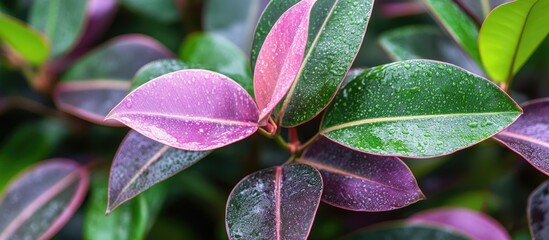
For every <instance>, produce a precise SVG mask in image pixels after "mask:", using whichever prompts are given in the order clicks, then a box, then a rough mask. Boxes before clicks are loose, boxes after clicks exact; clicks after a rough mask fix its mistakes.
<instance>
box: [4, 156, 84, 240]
mask: <svg viewBox="0 0 549 240" xmlns="http://www.w3.org/2000/svg"><path fill="white" fill-rule="evenodd" d="M88 182H89V180H88V173H87V171H86V170H85V169H84V168H82V167H80V166H79V165H78V164H77V163H75V162H73V161H70V160H65V159H56V160H51V161H47V162H43V163H41V164H39V165H37V166H36V167H34V168H32V169H30V170H28V171H27V172H25V173H24V174H22V175H21V176H20V177H19V178H17V179H16V180H15V181H14V182H13V183H12V184H11V185H10V187H9V188H8V190H7V192H6V193H5V195H4V196H3V197H2V198H1V199H0V239H50V238H51V237H52V236H53V235H54V234H55V233H56V232H57V231H59V230H60V229H61V227H63V225H65V223H66V222H67V221H68V220H69V218H70V217H71V216H72V214H73V213H74V212H75V211H76V209H77V208H78V206H80V204H81V203H82V200H83V198H84V195H85V194H86V190H87V188H88Z"/></svg>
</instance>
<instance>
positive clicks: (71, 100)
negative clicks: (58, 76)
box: [54, 35, 173, 126]
mask: <svg viewBox="0 0 549 240" xmlns="http://www.w3.org/2000/svg"><path fill="white" fill-rule="evenodd" d="M172 56H173V55H172V54H171V53H170V52H169V51H168V50H166V48H165V47H163V46H162V45H161V44H160V43H158V42H157V41H156V40H153V39H152V38H149V37H146V36H142V35H125V36H121V37H118V38H115V39H113V40H111V41H110V42H108V43H106V44H105V45H103V46H101V47H99V48H98V49H96V50H94V51H92V52H91V53H89V54H87V55H85V56H84V57H82V58H80V59H79V60H78V61H77V62H76V63H75V64H74V65H73V66H71V67H70V69H69V70H68V71H67V73H66V74H65V75H64V76H63V79H62V81H61V82H60V83H59V84H58V85H57V86H56V89H55V93H54V100H55V103H56V105H57V106H58V107H59V108H60V109H61V110H63V111H66V112H68V113H70V114H73V115H76V116H78V117H80V118H83V119H85V120H88V121H91V122H94V123H97V124H104V125H114V126H120V123H118V122H114V121H110V122H109V121H104V118H105V116H106V115H107V113H108V112H109V111H110V110H111V109H112V108H113V107H114V106H116V104H117V103H118V102H120V101H121V100H122V99H123V98H124V96H126V93H127V91H128V89H129V88H130V81H131V79H132V78H133V76H134V74H135V73H136V72H137V70H138V69H139V68H141V67H142V66H143V65H145V64H147V63H149V62H151V61H154V60H157V59H162V58H171V57H172Z"/></svg>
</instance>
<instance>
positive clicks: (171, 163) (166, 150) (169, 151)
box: [107, 131, 210, 213]
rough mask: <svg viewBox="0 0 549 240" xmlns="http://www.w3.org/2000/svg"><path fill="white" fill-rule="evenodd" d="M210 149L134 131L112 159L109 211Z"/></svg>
mask: <svg viewBox="0 0 549 240" xmlns="http://www.w3.org/2000/svg"><path fill="white" fill-rule="evenodd" d="M209 153H210V152H208V151H205V152H191V151H185V150H180V149H175V148H171V147H169V146H166V145H164V144H162V143H159V142H156V141H154V140H151V139H149V138H147V137H145V136H143V135H141V134H139V133H137V132H135V131H130V132H129V133H128V135H127V136H126V138H125V139H124V140H123V141H122V144H120V148H119V149H118V152H117V153H116V156H115V157H114V160H113V163H112V167H111V173H110V177H109V201H108V202H109V204H108V206H107V213H110V212H111V211H112V210H114V209H115V208H116V207H118V206H119V205H121V204H122V203H124V202H125V201H128V200H130V199H132V198H133V197H135V196H137V195H138V194H140V193H142V192H144V191H145V190H147V189H149V188H150V187H152V186H153V185H155V184H157V183H159V182H161V181H163V180H165V179H167V178H169V177H171V176H173V175H175V174H176V173H178V172H180V171H182V170H184V169H186V168H188V167H190V166H191V165H193V164H194V163H196V162H198V161H199V160H200V159H202V158H204V157H205V156H206V155H208V154H209Z"/></svg>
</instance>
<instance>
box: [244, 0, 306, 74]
mask: <svg viewBox="0 0 549 240" xmlns="http://www.w3.org/2000/svg"><path fill="white" fill-rule="evenodd" d="M299 1H300V0H270V2H269V4H267V7H265V10H264V11H263V14H262V15H261V17H260V18H259V22H258V23H257V27H256V29H255V34H254V40H253V43H252V54H251V55H252V56H251V62H252V69H254V68H255V63H256V61H257V55H259V50H261V46H263V42H265V38H266V37H267V34H268V33H269V32H270V31H271V29H272V28H273V26H274V24H275V23H276V21H277V20H278V19H279V18H280V16H282V14H283V13H284V12H286V10H288V9H289V8H290V7H292V6H294V5H295V4H296V3H298V2H299Z"/></svg>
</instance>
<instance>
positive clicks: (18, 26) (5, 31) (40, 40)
mask: <svg viewBox="0 0 549 240" xmlns="http://www.w3.org/2000/svg"><path fill="white" fill-rule="evenodd" d="M0 25H1V26H2V27H1V28H0V46H1V45H3V43H4V44H6V45H7V46H8V47H9V48H10V49H12V50H13V51H14V52H15V53H16V54H17V55H19V56H20V57H22V58H24V59H25V60H26V61H28V62H29V63H31V64H35V65H40V64H42V63H44V62H45V61H46V60H47V59H48V55H49V52H50V48H49V43H48V42H47V40H46V39H45V38H44V37H43V36H42V35H41V34H40V33H39V32H38V31H36V30H34V29H32V28H31V27H30V26H27V25H26V24H25V23H23V22H21V21H19V20H17V19H16V18H12V17H10V16H8V15H4V14H2V13H0Z"/></svg>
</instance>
